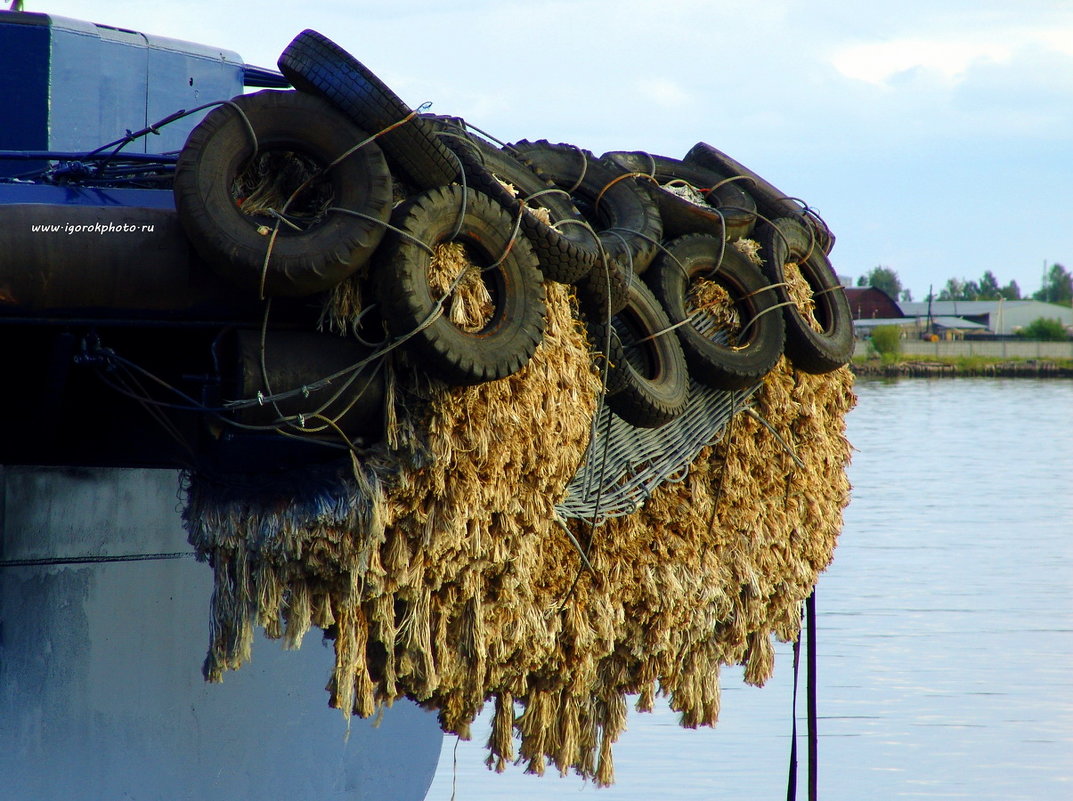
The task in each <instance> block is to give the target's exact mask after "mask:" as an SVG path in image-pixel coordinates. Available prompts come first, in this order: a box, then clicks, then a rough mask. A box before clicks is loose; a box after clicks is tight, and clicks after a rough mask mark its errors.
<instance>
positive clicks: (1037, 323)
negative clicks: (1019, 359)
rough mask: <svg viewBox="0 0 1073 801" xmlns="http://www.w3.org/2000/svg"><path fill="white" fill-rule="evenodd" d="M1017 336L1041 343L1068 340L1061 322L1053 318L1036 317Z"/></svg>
mask: <svg viewBox="0 0 1073 801" xmlns="http://www.w3.org/2000/svg"><path fill="white" fill-rule="evenodd" d="M1017 336H1019V337H1022V338H1024V339H1032V340H1038V341H1041V342H1065V341H1066V340H1067V339H1069V334H1067V333H1066V329H1065V326H1063V325H1062V321H1061V320H1056V319H1054V318H1053V317H1037V318H1036V319H1035V320H1033V321H1032V322H1030V323H1029V324H1028V325H1026V326H1025V327H1024V328H1022V329H1021V330H1020V331H1018V332H1017Z"/></svg>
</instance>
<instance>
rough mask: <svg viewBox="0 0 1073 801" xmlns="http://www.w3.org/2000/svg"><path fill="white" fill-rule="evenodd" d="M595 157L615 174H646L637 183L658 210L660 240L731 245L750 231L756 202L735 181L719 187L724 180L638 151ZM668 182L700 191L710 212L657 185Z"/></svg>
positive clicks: (683, 163)
mask: <svg viewBox="0 0 1073 801" xmlns="http://www.w3.org/2000/svg"><path fill="white" fill-rule="evenodd" d="M600 159H601V161H604V162H605V163H607V164H610V165H612V166H613V167H614V168H615V169H616V170H621V171H623V172H637V173H642V174H644V175H646V176H651V180H650V179H648V178H645V179H642V180H641V185H642V186H644V187H646V188H647V189H648V192H649V194H651V195H652V198H653V199H654V200H655V201H656V204H657V205H658V206H659V213H660V216H661V217H662V218H663V237H664V239H675V238H677V237H680V236H685V235H686V234H709V235H710V236H716V237H719V238H721V239H725V240H727V241H733V240H735V239H741V238H742V237H747V236H749V234H750V233H752V230H753V226H754V225H755V224H756V201H755V200H753V198H752V196H751V195H750V194H749V193H748V192H746V191H745V189H744V188H743V186H742V182H740V181H730V182H726V183H724V181H725V180H726V178H727V177H729V176H726V175H720V174H719V173H717V172H713V171H712V170H708V169H705V168H703V167H699V166H697V165H696V164H686V163H685V162H683V161H680V160H678V159H673V158H670V157H668V156H656V155H654V154H652V153H645V152H643V151H621V150H617V151H612V152H610V153H604V155H602V156H601V157H600ZM671 180H681V181H685V182H687V183H689V184H690V185H692V186H693V187H695V188H696V189H698V190H700V191H701V192H703V194H704V196H705V199H706V200H707V201H708V203H709V204H710V205H711V206H712V207H714V208H705V207H703V206H698V205H697V204H696V203H691V202H690V201H688V200H686V199H685V198H683V197H679V196H678V195H676V194H674V193H673V192H671V191H669V190H667V189H665V188H663V184H666V183H667V182H668V181H671Z"/></svg>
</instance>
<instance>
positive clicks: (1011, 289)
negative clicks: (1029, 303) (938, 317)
mask: <svg viewBox="0 0 1073 801" xmlns="http://www.w3.org/2000/svg"><path fill="white" fill-rule="evenodd" d="M857 286H874V287H878V288H879V289H882V290H883V291H884V292H886V293H887V294H888V295H890V296H891V297H892V298H895V299H897V300H903V301H912V299H913V293H912V292H911V291H910V290H909V289H908V288H906V287H903V286H902V282H901V279H900V278H898V273H897V272H895V271H894V270H892V269H891V268H890V267H884V266H882V265H880V266H878V267H874V268H872V269H871V270H870V271H869V272H867V273H865V274H864V275H862V276H861V277H860V278H859V279H857ZM1000 298H1004V299H1006V300H1040V301H1043V302H1045V303H1061V304H1064V305H1066V306H1069V305H1073V274H1071V273H1070V271H1069V270H1067V269H1066V268H1065V267H1064V266H1063V265H1061V264H1052V265H1051V267H1050V269H1049V270H1047V272H1046V274H1045V275H1044V279H1043V285H1042V286H1041V287H1040V288H1039V290H1038V291H1036V292H1033V293H1032V294H1031V295H1029V296H1023V295H1022V294H1021V288H1020V287H1019V286H1018V285H1017V282H1016V281H1010V282H1009V283H1008V284H1006V285H1005V286H1003V285H1001V284H1000V283H999V280H998V278H997V277H996V276H995V274H994V273H993V272H992V271H991V270H987V271H986V272H985V273H984V274H983V275H982V276H981V277H980V279H979V280H967V279H965V278H949V279H947V282H946V286H944V287H943V288H942V289H941V290H940V291H939V294H938V295H935V296H934V297H926V298H924V300H999V299H1000Z"/></svg>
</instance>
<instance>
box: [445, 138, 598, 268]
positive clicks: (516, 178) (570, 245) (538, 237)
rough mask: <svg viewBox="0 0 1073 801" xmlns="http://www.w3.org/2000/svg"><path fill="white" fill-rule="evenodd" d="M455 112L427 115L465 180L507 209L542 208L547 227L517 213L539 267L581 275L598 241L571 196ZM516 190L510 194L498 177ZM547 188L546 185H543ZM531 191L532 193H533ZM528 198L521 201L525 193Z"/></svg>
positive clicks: (589, 265)
mask: <svg viewBox="0 0 1073 801" xmlns="http://www.w3.org/2000/svg"><path fill="white" fill-rule="evenodd" d="M456 120H457V118H444V117H438V118H434V119H433V120H431V122H432V124H433V125H434V127H435V129H436V131H437V132H438V134H439V136H440V140H441V141H442V142H443V144H444V146H445V147H446V148H447V149H448V150H450V151H451V152H452V153H454V154H455V156H457V157H458V160H459V163H460V164H461V166H462V169H463V171H464V172H465V175H466V180H467V183H468V184H469V185H470V186H472V187H474V188H475V189H479V190H480V191H482V192H484V193H485V194H486V195H488V196H489V197H490V198H492V200H494V201H496V202H497V203H498V204H499V205H501V206H502V207H503V208H504V209H506V210H507V211H508V212H510V213H511V214H513V215H517V214H518V206H519V204H524V205H526V206H527V207H528V206H536V207H539V208H544V209H547V210H548V213H549V216H550V217H551V220H552V223H553V224H555V223H560V222H563V221H566V222H565V224H564V225H562V227H561V228H558V229H557V228H553V227H552V226H550V225H548V224H547V223H545V222H543V221H541V220H540V219H539V218H538V217H536V216H535V215H533V214H525V213H523V214H522V218H521V229H522V231H523V232H524V233H525V235H526V236H527V237H528V238H529V241H530V242H531V243H532V245H533V249H534V250H535V251H536V254H537V258H538V259H539V260H540V269H541V271H542V272H543V273H544V277H545V278H546V279H548V280H549V281H558V282H559V283H563V284H572V283H574V282H576V281H578V280H579V279H581V278H584V277H585V276H586V275H587V274H588V273H589V272H590V271H591V270H592V268H593V265H594V264H596V259H597V256H598V255H599V246H598V244H597V242H596V241H595V239H594V237H593V235H592V234H591V233H590V232H589V230H588V228H587V223H585V220H584V218H583V217H582V216H581V212H579V211H578V210H577V207H576V206H574V202H573V200H572V199H571V198H570V197H569V195H566V194H565V193H563V192H562V191H561V190H559V189H558V188H557V187H556V186H555V184H554V183H552V182H551V181H550V180H548V178H547V177H545V176H543V175H541V174H540V172H539V170H537V168H536V166H535V165H533V164H532V163H531V162H530V161H529V160H528V159H526V158H525V157H524V156H522V155H520V154H518V155H516V154H513V153H510V152H508V151H505V150H500V149H499V148H497V147H495V146H494V145H492V144H491V143H489V142H486V141H484V140H483V139H480V138H478V137H476V136H473V135H471V134H469V133H468V132H467V131H466V129H465V127H464V123H459V122H457V121H456ZM501 180H502V181H506V182H507V183H509V184H511V185H513V186H514V187H515V188H516V189H517V190H518V195H515V194H513V193H512V192H511V191H510V190H509V189H507V187H505V186H503V184H502V183H500V181H501ZM548 190H552V191H550V192H549V191H548ZM534 195H537V197H533V196H534ZM530 197H532V198H533V199H532V200H530V201H526V200H525V198H530Z"/></svg>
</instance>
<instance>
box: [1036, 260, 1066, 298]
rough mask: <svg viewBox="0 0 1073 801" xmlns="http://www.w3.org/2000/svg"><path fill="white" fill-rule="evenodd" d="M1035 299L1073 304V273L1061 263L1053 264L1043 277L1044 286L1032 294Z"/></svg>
mask: <svg viewBox="0 0 1073 801" xmlns="http://www.w3.org/2000/svg"><path fill="white" fill-rule="evenodd" d="M1032 299H1033V300H1042V301H1043V302H1044V303H1061V304H1062V305H1063V306H1070V305H1073V274H1070V272H1069V270H1067V269H1066V268H1065V267H1063V266H1062V265H1061V264H1052V265H1051V269H1050V270H1048V271H1047V274H1046V275H1045V276H1044V278H1043V286H1042V287H1041V288H1040V290H1039V292H1036V293H1035V294H1033V295H1032Z"/></svg>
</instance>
